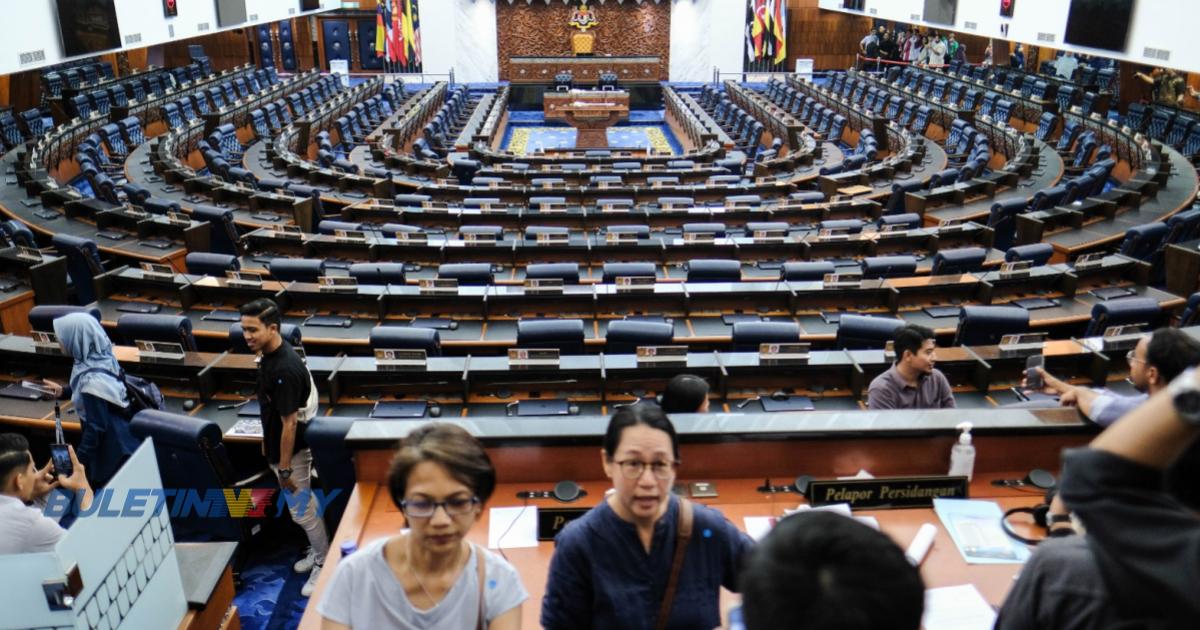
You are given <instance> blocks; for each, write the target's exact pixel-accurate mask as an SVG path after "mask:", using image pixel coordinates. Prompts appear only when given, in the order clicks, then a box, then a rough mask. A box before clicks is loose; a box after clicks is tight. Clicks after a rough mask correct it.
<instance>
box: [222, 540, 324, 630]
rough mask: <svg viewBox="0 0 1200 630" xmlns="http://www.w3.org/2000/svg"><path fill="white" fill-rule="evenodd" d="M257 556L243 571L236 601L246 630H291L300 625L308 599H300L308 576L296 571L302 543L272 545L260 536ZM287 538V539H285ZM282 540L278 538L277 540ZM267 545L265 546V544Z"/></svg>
mask: <svg viewBox="0 0 1200 630" xmlns="http://www.w3.org/2000/svg"><path fill="white" fill-rule="evenodd" d="M259 538H261V539H262V540H258V541H257V543H258V545H257V546H256V547H255V549H254V551H253V552H251V553H252V554H253V555H252V556H251V557H250V558H249V559H248V560H247V562H246V566H245V567H244V568H243V569H242V575H241V584H240V585H238V588H237V593H236V594H235V595H234V598H233V601H234V603H235V604H236V605H237V608H238V614H239V615H240V616H241V621H242V628H244V629H245V630H291V629H292V628H295V627H297V626H298V625H300V617H301V616H303V615H304V607H305V606H307V605H308V598H306V597H301V596H300V587H302V586H304V583H305V582H306V581H307V580H308V575H307V574H303V575H301V574H298V573H294V572H293V571H292V563H293V562H295V561H296V560H297V559H299V556H300V544H301V543H299V542H294V541H291V540H288V541H286V543H285V544H280V545H276V546H271V544H270V541H269V540H268V539H270V538H272V537H268V536H260V537H259ZM285 538H286V537H285ZM275 540H278V538H275ZM264 543H265V545H264Z"/></svg>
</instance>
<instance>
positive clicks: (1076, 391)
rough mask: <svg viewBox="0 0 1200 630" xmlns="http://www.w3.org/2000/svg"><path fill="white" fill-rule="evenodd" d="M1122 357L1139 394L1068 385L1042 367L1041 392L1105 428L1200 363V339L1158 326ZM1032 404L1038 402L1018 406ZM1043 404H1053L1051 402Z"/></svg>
mask: <svg viewBox="0 0 1200 630" xmlns="http://www.w3.org/2000/svg"><path fill="white" fill-rule="evenodd" d="M1125 358H1126V359H1127V361H1128V363H1129V380H1131V381H1133V386H1134V388H1135V389H1137V390H1138V391H1139V392H1142V393H1140V394H1135V395H1132V396H1125V395H1122V394H1118V393H1116V392H1113V391H1111V390H1108V389H1098V388H1096V389H1094V388H1091V387H1083V386H1080V385H1071V384H1070V383H1067V382H1064V381H1062V380H1060V379H1058V378H1055V377H1054V376H1052V375H1050V373H1048V372H1046V371H1045V370H1043V369H1042V368H1035V369H1036V370H1037V371H1038V373H1039V374H1041V376H1042V382H1043V383H1045V384H1046V387H1045V389H1044V390H1043V393H1045V394H1050V395H1056V396H1058V404H1060V405H1062V406H1064V407H1078V408H1079V411H1080V412H1082V413H1083V415H1085V416H1087V417H1088V418H1090V419H1091V420H1092V422H1095V423H1096V424H1098V425H1100V426H1105V427H1106V426H1108V425H1110V424H1112V423H1114V422H1116V421H1117V420H1118V419H1120V418H1121V416H1123V415H1125V414H1126V413H1128V412H1129V411H1131V410H1132V409H1133V408H1135V407H1137V406H1138V405H1140V404H1142V403H1144V402H1146V399H1147V398H1148V397H1149V396H1151V395H1153V394H1155V393H1157V392H1159V391H1160V390H1162V389H1163V388H1165V387H1166V386H1167V384H1169V383H1170V382H1171V380H1172V379H1174V378H1175V377H1176V376H1178V375H1179V373H1180V372H1183V370H1184V369H1186V368H1188V367H1191V366H1193V365H1198V364H1200V341H1196V340H1195V339H1193V338H1192V337H1191V335H1188V334H1187V333H1185V332H1183V331H1181V330H1179V329H1178V328H1160V329H1158V330H1156V331H1154V334H1152V335H1149V336H1145V337H1142V338H1141V339H1140V340H1138V343H1137V346H1136V347H1134V349H1133V350H1131V351H1130V352H1129V353H1128V354H1127V355H1125ZM1147 392H1148V393H1147ZM1032 404H1037V403H1024V404H1022V405H1021V406H1031V405H1032ZM1044 404H1045V406H1051V405H1053V403H1052V402H1050V401H1047V402H1046V403H1044Z"/></svg>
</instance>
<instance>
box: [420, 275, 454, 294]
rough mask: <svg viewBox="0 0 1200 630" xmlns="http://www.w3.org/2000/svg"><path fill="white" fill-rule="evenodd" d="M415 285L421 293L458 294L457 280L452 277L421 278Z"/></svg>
mask: <svg viewBox="0 0 1200 630" xmlns="http://www.w3.org/2000/svg"><path fill="white" fill-rule="evenodd" d="M417 286H418V289H419V291H420V294H421V295H447V294H449V295H458V280H456V279H454V278H422V279H421V280H420V281H419V283H418V285H417Z"/></svg>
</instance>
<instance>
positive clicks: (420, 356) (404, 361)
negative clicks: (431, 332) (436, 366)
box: [375, 348, 428, 369]
mask: <svg viewBox="0 0 1200 630" xmlns="http://www.w3.org/2000/svg"><path fill="white" fill-rule="evenodd" d="M427 363H428V357H427V355H426V354H425V351H424V350H405V349H400V348H376V349H375V367H376V368H378V369H397V368H418V367H419V368H423V367H425V366H426V364H427Z"/></svg>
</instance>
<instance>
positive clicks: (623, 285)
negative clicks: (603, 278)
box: [613, 276, 658, 293]
mask: <svg viewBox="0 0 1200 630" xmlns="http://www.w3.org/2000/svg"><path fill="white" fill-rule="evenodd" d="M657 280H658V279H657V278H655V277H654V276H617V277H616V278H615V279H614V280H613V282H614V286H615V287H616V290H617V293H637V292H647V293H653V292H654V283H655V282H657Z"/></svg>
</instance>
